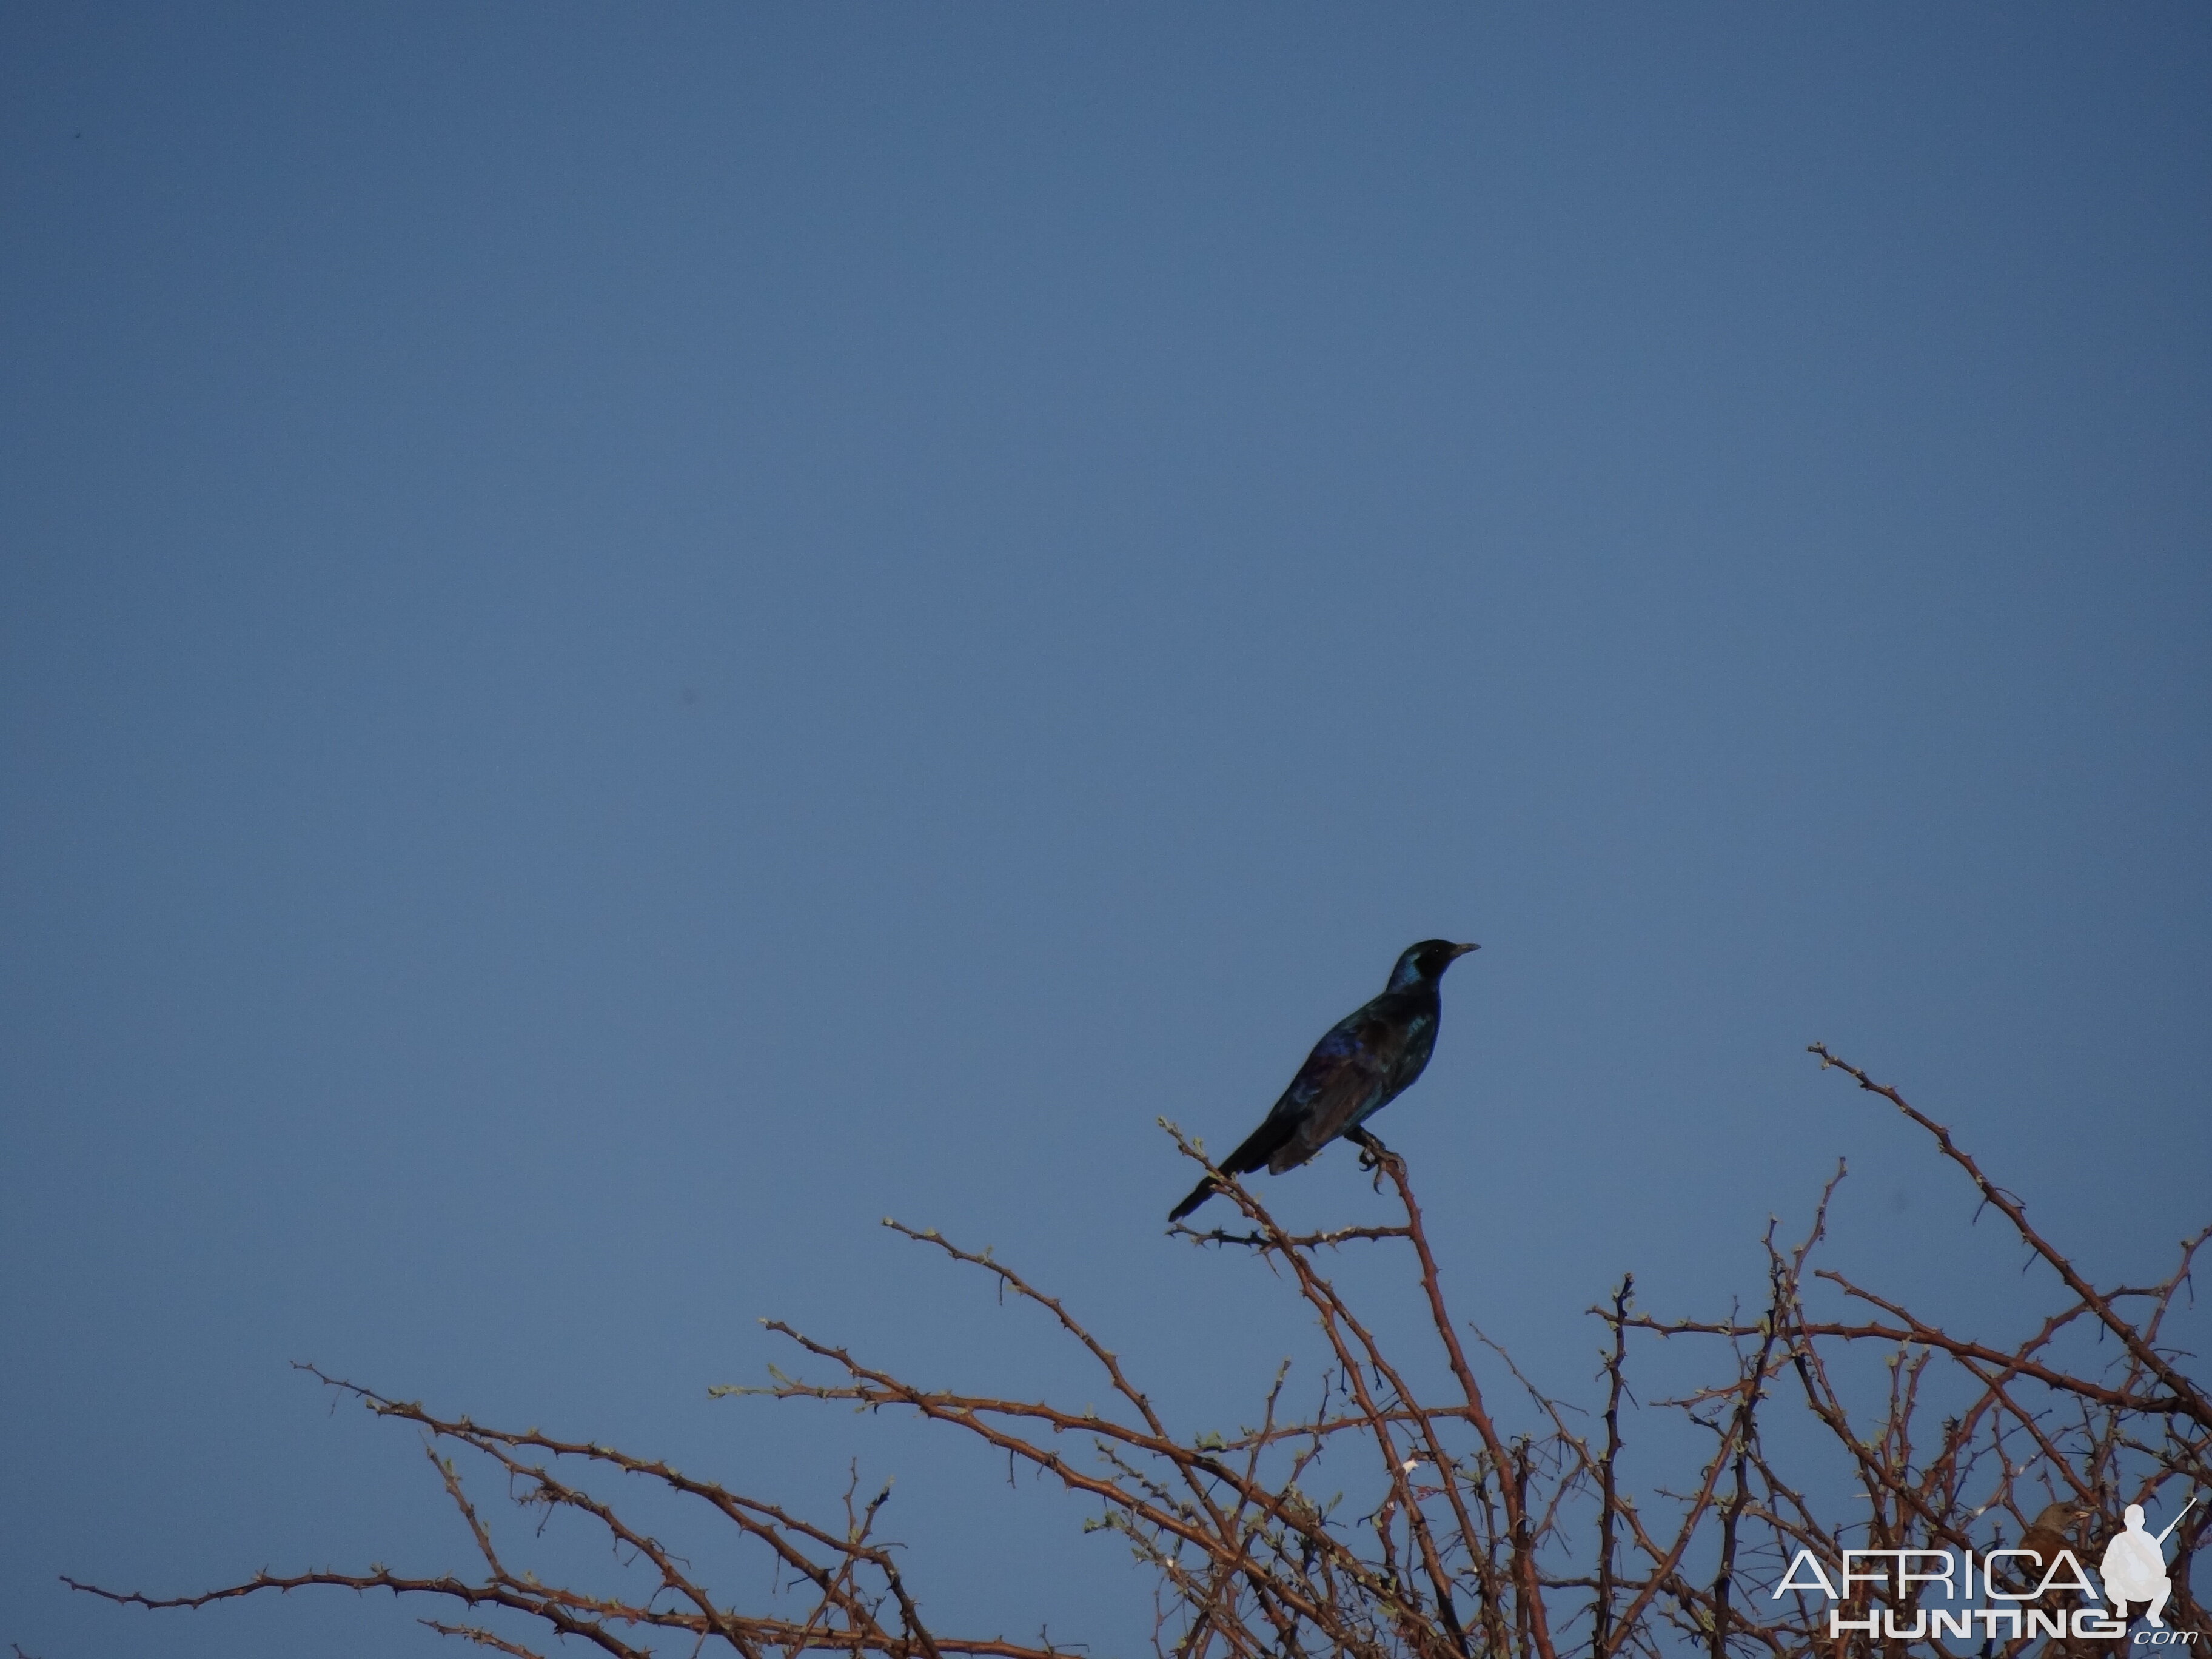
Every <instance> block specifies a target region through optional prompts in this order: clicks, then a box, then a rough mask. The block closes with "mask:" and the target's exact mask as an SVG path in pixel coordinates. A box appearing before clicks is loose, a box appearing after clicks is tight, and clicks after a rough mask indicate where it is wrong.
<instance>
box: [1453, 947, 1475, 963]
mask: <svg viewBox="0 0 2212 1659" xmlns="http://www.w3.org/2000/svg"><path fill="white" fill-rule="evenodd" d="M1480 949H1482V947H1481V946H1480V945H1453V946H1452V960H1453V961H1454V962H1457V961H1458V960H1459V959H1460V958H1461V957H1463V956H1465V955H1466V954H1467V953H1468V951H1480Z"/></svg>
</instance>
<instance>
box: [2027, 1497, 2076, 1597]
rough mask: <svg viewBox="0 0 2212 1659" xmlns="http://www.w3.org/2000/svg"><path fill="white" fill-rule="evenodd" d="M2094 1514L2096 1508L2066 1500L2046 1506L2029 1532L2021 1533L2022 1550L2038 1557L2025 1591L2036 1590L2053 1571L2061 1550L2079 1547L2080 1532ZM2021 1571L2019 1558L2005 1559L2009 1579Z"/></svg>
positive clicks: (2030, 1526)
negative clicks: (2082, 1523)
mask: <svg viewBox="0 0 2212 1659" xmlns="http://www.w3.org/2000/svg"><path fill="white" fill-rule="evenodd" d="M2094 1514H2096V1510H2093V1509H2089V1508H2087V1507H2086V1506H2084V1505H2082V1504H2078V1503H2069V1502H2065V1501H2063V1500H2062V1501H2061V1502H2059V1503H2056V1504H2045V1505H2044V1506H2043V1509H2042V1510H2041V1511H2040V1512H2039V1514H2038V1515H2037V1516H2036V1517H2035V1519H2034V1520H2033V1521H2031V1522H2028V1525H2027V1531H2026V1532H2025V1533H2023V1534H2021V1540H2020V1547H2021V1548H2022V1549H2024V1550H2033V1551H2034V1552H2035V1554H2036V1565H2035V1567H2034V1569H2033V1571H2032V1572H2031V1573H2030V1575H2029V1577H2027V1579H2026V1580H2025V1581H2024V1583H2023V1584H2022V1586H2021V1587H2022V1588H2023V1589H2033V1587H2034V1586H2035V1585H2037V1584H2039V1583H2042V1582H2043V1580H2044V1578H2045V1577H2046V1576H2048V1574H2049V1572H2050V1571H2051V1568H2052V1567H2053V1566H2054V1565H2057V1560H2058V1552H2059V1551H2061V1550H2070V1549H2074V1548H2075V1547H2078V1546H2079V1544H2080V1542H2081V1540H2080V1538H2079V1536H2078V1532H2077V1529H2078V1528H2079V1527H2080V1526H2081V1522H2084V1521H2087V1520H2088V1519H2089V1518H2090V1516H2093V1515H2094ZM2020 1569H2021V1560H2020V1558H2019V1557H2018V1556H2008V1557H2007V1558H2006V1562H2005V1571H2006V1573H2007V1575H2008V1577H2009V1576H2010V1575H2011V1574H2012V1573H2014V1572H2015V1571H2019V1570H2020Z"/></svg>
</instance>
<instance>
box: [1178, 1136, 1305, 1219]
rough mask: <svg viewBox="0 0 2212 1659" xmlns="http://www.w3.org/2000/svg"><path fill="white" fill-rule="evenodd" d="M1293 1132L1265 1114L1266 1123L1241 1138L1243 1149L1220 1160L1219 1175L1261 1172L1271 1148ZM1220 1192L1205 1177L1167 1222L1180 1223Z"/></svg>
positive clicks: (1218, 1183)
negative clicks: (1220, 1173)
mask: <svg viewBox="0 0 2212 1659" xmlns="http://www.w3.org/2000/svg"><path fill="white" fill-rule="evenodd" d="M1295 1130H1296V1125H1294V1124H1292V1123H1291V1122H1289V1121H1281V1120H1278V1119H1277V1118H1276V1116H1275V1115H1274V1114H1273V1113H1272V1112H1271V1113H1269V1114H1268V1115H1267V1121H1265V1122H1264V1123H1262V1124H1261V1126H1260V1127H1258V1128H1256V1129H1255V1130H1253V1131H1252V1133H1250V1134H1249V1135H1247V1136H1245V1138H1244V1144H1243V1146H1239V1147H1238V1148H1237V1150H1236V1151H1235V1152H1231V1153H1230V1154H1229V1156H1228V1157H1226V1158H1223V1159H1222V1160H1221V1172H1222V1173H1223V1174H1224V1175H1250V1174H1251V1173H1252V1171H1253V1170H1262V1169H1265V1168H1266V1167H1267V1160H1268V1159H1269V1158H1273V1156H1274V1155H1275V1149H1276V1148H1277V1147H1279V1146H1282V1145H1283V1143H1284V1142H1285V1141H1287V1140H1288V1139H1290V1138H1291V1134H1292V1133H1294V1132H1295ZM1220 1190H1221V1183H1220V1182H1218V1181H1216V1180H1215V1179H1214V1178H1213V1177H1212V1176H1206V1179H1205V1180H1203V1181H1201V1182H1199V1183H1198V1185H1197V1186H1195V1187H1194V1188H1191V1189H1190V1196H1189V1197H1188V1198H1186V1199H1185V1200H1183V1201H1182V1203H1180V1204H1178V1205H1176V1206H1175V1208H1173V1209H1172V1210H1170V1211H1169V1212H1168V1220H1169V1221H1170V1223H1173V1222H1177V1221H1180V1220H1182V1218H1184V1217H1185V1216H1187V1215H1188V1214H1189V1213H1190V1212H1192V1211H1193V1210H1194V1209H1196V1208H1197V1207H1198V1206H1200V1205H1201V1204H1203V1203H1205V1202H1206V1200H1207V1199H1209V1198H1212V1196H1213V1195H1214V1194H1216V1193H1218V1192H1219V1191H1220Z"/></svg>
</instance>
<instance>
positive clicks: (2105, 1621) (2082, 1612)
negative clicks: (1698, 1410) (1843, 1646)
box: [1774, 1498, 2197, 1646]
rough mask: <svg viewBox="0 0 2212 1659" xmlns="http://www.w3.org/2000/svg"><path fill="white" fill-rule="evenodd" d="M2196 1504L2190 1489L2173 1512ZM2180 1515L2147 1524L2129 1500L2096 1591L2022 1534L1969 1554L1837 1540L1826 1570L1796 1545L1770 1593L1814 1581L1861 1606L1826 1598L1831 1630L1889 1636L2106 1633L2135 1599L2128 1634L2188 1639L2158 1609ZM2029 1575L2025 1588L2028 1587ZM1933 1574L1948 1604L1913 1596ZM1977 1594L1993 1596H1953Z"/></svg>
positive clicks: (2069, 1557) (2124, 1626)
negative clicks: (1839, 1544)
mask: <svg viewBox="0 0 2212 1659" xmlns="http://www.w3.org/2000/svg"><path fill="white" fill-rule="evenodd" d="M2196 1506H2197V1500H2196V1499H2195V1498H2191V1499H2190V1500H2189V1502H2188V1503H2187V1504H2184V1505H2183V1506H2182V1510H2181V1515H2186V1514H2188V1513H2189V1511H2190V1510H2192V1509H2194V1508H2195V1507H2196ZM2181 1515H2177V1516H2174V1517H2173V1519H2172V1521H2169V1522H2166V1528H2165V1529H2164V1530H2163V1531H2160V1532H2157V1533H2153V1532H2151V1531H2149V1530H2148V1529H2147V1528H2146V1527H2145V1525H2144V1522H2143V1509H2142V1504H2129V1505H2128V1507H2127V1512H2126V1515H2125V1516H2124V1520H2125V1522H2126V1523H2127V1524H2126V1528H2125V1530H2124V1531H2121V1532H2118V1533H2115V1534H2113V1535H2112V1539H2111V1540H2110V1541H2108V1542H2107V1543H2106V1546H2105V1552H2104V1554H2103V1556H2102V1557H2101V1558H2100V1560H2099V1562H2098V1564H2097V1576H2098V1577H2099V1578H2100V1579H2102V1580H2103V1581H2104V1593H2103V1595H2102V1596H2101V1597H2100V1595H2099V1594H2098V1591H2097V1587H2096V1586H2095V1585H2094V1584H2093V1583H2090V1581H2089V1575H2088V1573H2087V1571H2084V1570H2083V1568H2082V1565H2081V1561H2080V1560H2079V1559H2077V1558H2076V1557H2075V1553H2074V1552H2073V1551H2072V1550H2071V1549H2068V1548H2065V1547H2057V1548H2055V1549H2042V1550H2039V1549H2033V1548H2029V1547H2027V1544H2026V1542H2025V1541H2023V1543H2022V1545H2021V1547H2019V1548H2015V1549H1995V1550H1990V1551H1987V1552H1985V1553H1984V1554H1983V1555H1982V1556H1981V1557H1980V1559H1979V1560H1977V1559H1976V1558H1975V1554H1974V1552H1973V1551H1972V1550H1961V1551H1953V1550H1845V1551H1844V1553H1843V1559H1841V1560H1840V1561H1838V1563H1837V1564H1836V1575H1835V1577H1833V1578H1831V1577H1829V1576H1828V1573H1827V1571H1826V1569H1825V1568H1824V1567H1822V1566H1821V1565H1820V1562H1819V1561H1817V1560H1815V1559H1814V1556H1813V1552H1812V1551H1810V1550H1800V1551H1798V1552H1797V1553H1796V1556H1795V1557H1794V1558H1792V1559H1791V1560H1790V1571H1787V1572H1785V1573H1784V1574H1783V1575H1782V1582H1781V1583H1779V1584H1778V1585H1777V1586H1776V1587H1775V1589H1774V1594H1775V1595H1776V1596H1777V1597H1779V1596H1781V1595H1785V1594H1787V1593H1788V1592H1790V1591H1792V1590H1796V1591H1799V1592H1804V1591H1808V1590H1817V1591H1819V1592H1820V1594H1821V1595H1826V1597H1827V1598H1828V1600H1829V1601H1832V1602H1839V1603H1850V1604H1855V1605H1856V1607H1857V1610H1858V1611H1862V1612H1863V1613H1865V1614H1866V1616H1865V1617H1864V1618H1858V1619H1847V1618H1845V1617H1844V1613H1845V1611H1846V1608H1845V1607H1842V1606H1836V1607H1830V1608H1829V1609H1828V1634H1829V1635H1831V1636H1843V1635H1845V1634H1847V1633H1850V1632H1863V1633H1864V1634H1865V1635H1867V1636H1869V1637H1870V1638H1876V1639H1880V1640H1885V1641H1897V1642H1911V1641H1921V1640H1925V1639H1928V1638H1936V1639H1938V1640H1941V1639H1942V1638H1945V1637H1956V1638H1961V1639H1972V1638H1976V1637H1978V1638H1981V1639H1982V1640H1983V1641H1984V1642H1985V1643H1988V1642H1995V1641H1996V1639H1997V1638H1999V1637H2000V1636H2002V1638H2003V1639H2005V1640H2006V1641H2008V1642H2012V1641H2019V1640H2021V1639H2022V1638H2030V1639H2032V1638H2035V1637H2038V1636H2048V1637H2057V1638H2066V1637H2069V1636H2070V1637H2075V1638H2118V1637H2124V1636H2125V1635H2126V1634H2127V1633H2128V1609H2129V1608H2130V1607H2134V1606H2137V1605H2140V1606H2141V1607H2142V1610H2143V1612H2142V1616H2143V1620H2144V1621H2145V1623H2146V1625H2147V1626H2148V1628H2147V1629H2144V1630H2139V1631H2137V1632H2136V1636H2135V1640H2136V1644H2148V1645H2153V1646H2163V1645H2165V1644H2169V1643H2172V1644H2195V1643H2196V1641H2197V1632H2195V1631H2173V1630H2168V1629H2166V1620H2164V1618H2162V1617H2161V1616H2160V1615H2161V1614H2163V1613H2165V1611H2166V1598H2167V1597H2168V1596H2169V1595H2172V1593H2173V1583H2172V1580H2171V1579H2169V1578H2168V1577H2166V1551H2165V1544H2166V1536H2167V1534H2170V1533H2171V1532H2172V1530H2173V1529H2174V1528H2175V1527H2177V1526H2179V1524H2180V1522H2181ZM2046 1557H2047V1559H2046ZM1938 1563H1940V1564H1941V1565H1940V1566H1939V1565H1936V1564H1938ZM2038 1575H2040V1576H2038ZM1977 1580H1978V1583H1979V1590H1978V1592H1977V1589H1976V1585H1977ZM2031 1580H2033V1581H2034V1583H2035V1588H2034V1589H2028V1588H2027V1584H2028V1583H2029V1582H2030V1581H2031ZM1938 1584H1941V1585H1942V1587H1943V1599H1944V1600H1945V1601H1948V1602H1950V1603H1952V1606H1950V1607H1928V1606H1925V1605H1923V1604H1921V1603H1920V1601H1919V1598H1920V1597H1922V1596H1923V1595H1929V1594H1932V1593H1933V1590H1934V1588H1935V1586H1936V1585H1938ZM1869 1594H1880V1595H1882V1596H1884V1597H1885V1598H1886V1599H1890V1600H1893V1601H1897V1602H1899V1603H1901V1604H1904V1605H1906V1606H1910V1607H1912V1622H1911V1625H1910V1626H1900V1625H1899V1622H1898V1616H1897V1608H1896V1607H1882V1608H1881V1609H1880V1610H1879V1613H1877V1612H1876V1610H1875V1609H1874V1608H1873V1607H1869V1606H1867V1605H1866V1601H1867V1597H1868V1596H1869ZM2045 1597H2049V1598H2050V1599H2049V1600H2048V1601H2046V1600H2045ZM1977 1599H1978V1600H1980V1601H1985V1602H1996V1603H1999V1604H2000V1605H1998V1606H1994V1607H1986V1606H1985V1607H1961V1606H1960V1605H1958V1604H1959V1603H1960V1602H1972V1601H1976V1600H1977ZM2097 1601H2105V1602H2108V1603H2110V1604H2111V1605H2110V1608H2109V1610H2107V1609H2106V1607H2097V1606H2088V1605H2084V1604H2085V1603H2093V1602H2097Z"/></svg>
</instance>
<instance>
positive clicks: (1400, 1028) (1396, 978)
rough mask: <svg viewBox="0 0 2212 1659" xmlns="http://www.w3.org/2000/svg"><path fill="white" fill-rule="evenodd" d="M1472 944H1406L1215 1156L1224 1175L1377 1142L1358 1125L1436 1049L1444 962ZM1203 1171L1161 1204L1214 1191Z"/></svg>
mask: <svg viewBox="0 0 2212 1659" xmlns="http://www.w3.org/2000/svg"><path fill="white" fill-rule="evenodd" d="M1476 948H1477V947H1476V946H1474V945H1454V944H1453V943H1452V942H1451V941H1450V940H1449V939H1423V940H1422V941H1421V942H1420V943H1419V945H1408V946H1407V948H1406V950H1405V951H1404V953H1403V954H1402V955H1401V956H1400V957H1399V958H1398V965H1397V966H1396V967H1395V968H1394V969H1391V970H1390V982H1389V985H1387V986H1386V987H1383V994H1382V995H1381V996H1379V997H1376V999H1375V1000H1373V1001H1372V1002H1370V1003H1367V1004H1366V1005H1364V1006H1362V1007H1360V1008H1358V1009H1357V1010H1356V1011H1354V1012H1352V1013H1349V1014H1346V1016H1345V1017H1344V1018H1342V1019H1340V1020H1339V1021H1337V1023H1336V1024H1334V1025H1332V1026H1331V1027H1329V1030H1328V1036H1324V1037H1323V1038H1322V1040H1321V1041H1320V1042H1317V1043H1316V1044H1315V1045H1314V1050H1313V1052H1312V1053H1311V1054H1308V1055H1307V1056H1306V1063H1305V1064H1304V1065H1303V1066H1299V1067H1298V1074H1297V1076H1296V1077H1294V1078H1292V1079H1291V1086H1290V1087H1289V1088H1287V1089H1285V1090H1284V1091H1283V1097H1282V1098H1281V1099H1280V1100H1278V1101H1277V1102H1276V1103H1275V1104H1274V1107H1273V1109H1272V1110H1270V1111H1269V1112H1268V1114H1267V1119H1266V1121H1264V1122H1262V1123H1261V1125H1260V1127H1258V1128H1256V1129H1255V1130H1254V1131H1253V1132H1252V1133H1250V1134H1249V1135H1248V1136H1247V1137H1246V1138H1245V1140H1244V1144H1243V1146H1239V1147H1238V1148H1237V1150H1236V1151H1235V1152H1231V1153H1230V1154H1229V1156H1228V1157H1227V1158H1224V1159H1222V1160H1221V1165H1220V1167H1221V1170H1222V1172H1223V1173H1224V1174H1226V1175H1249V1174H1250V1173H1251V1172H1252V1171H1253V1170H1259V1169H1263V1168H1264V1169H1265V1170H1267V1173H1268V1174H1270V1175H1280V1174H1281V1173H1282V1172H1283V1171H1284V1170H1292V1169H1296V1168H1297V1166H1298V1165H1299V1164H1303V1163H1304V1162H1305V1161H1306V1160H1307V1159H1308V1158H1311V1157H1312V1156H1313V1155H1314V1154H1315V1153H1316V1152H1319V1151H1320V1150H1321V1149H1322V1147H1324V1146H1328V1143H1329V1142H1330V1141H1332V1140H1334V1139H1336V1138H1337V1137H1338V1136H1339V1135H1341V1136H1343V1137H1344V1138H1345V1139H1346V1140H1349V1141H1351V1142H1352V1143H1353V1144H1354V1145H1355V1146H1360V1147H1362V1148H1364V1150H1366V1151H1367V1152H1370V1154H1372V1153H1379V1152H1382V1151H1383V1143H1382V1142H1381V1141H1379V1140H1377V1139H1375V1137H1374V1136H1373V1135H1371V1134H1370V1133H1368V1132H1367V1131H1366V1130H1365V1129H1364V1128H1363V1127H1361V1126H1362V1125H1363V1124H1364V1123H1365V1122H1366V1121H1367V1120H1368V1119H1369V1118H1370V1117H1372V1116H1374V1115H1375V1114H1376V1113H1377V1112H1379V1111H1381V1110H1382V1109H1383V1108H1384V1107H1385V1106H1388V1105H1389V1103H1391V1102H1392V1101H1394V1100H1395V1099H1396V1098H1397V1097H1399V1096H1400V1095H1401V1094H1402V1093H1404V1092H1405V1091H1406V1090H1407V1087H1409V1086H1410V1085H1412V1083H1413V1079H1415V1078H1418V1077H1419V1076H1420V1074H1421V1070H1422V1068H1423V1067H1424V1066H1426V1065H1427V1064H1428V1063H1429V1056H1430V1055H1431V1054H1433V1053H1435V1052H1436V1047H1437V1020H1438V1019H1439V1018H1440V1017H1441V1016H1442V1014H1443V1001H1442V999H1441V998H1440V997H1439V996H1438V995H1437V986H1438V983H1439V982H1440V981H1442V980H1443V976H1444V970H1445V969H1447V968H1449V967H1450V966H1451V965H1452V963H1455V962H1456V961H1458V960H1459V958H1460V957H1463V956H1465V955H1466V954H1467V953H1468V951H1472V950H1474V949H1476ZM1214 1191H1215V1188H1214V1184H1213V1178H1212V1176H1207V1177H1206V1179H1205V1180H1203V1181H1201V1182H1199V1183H1198V1185H1197V1186H1196V1187H1195V1188H1193V1189H1192V1192H1191V1194H1190V1196H1189V1197H1188V1198H1186V1199H1184V1200H1183V1201H1182V1203H1180V1204H1178V1205H1176V1206H1175V1208H1174V1209H1173V1210H1172V1211H1171V1212H1169V1215H1168V1219H1169V1220H1170V1221H1180V1220H1182V1218H1184V1217H1185V1216H1187V1215H1188V1214H1189V1213H1190V1212H1192V1211H1193V1210H1195V1209H1196V1208H1197V1207H1198V1206H1200V1205H1201V1204H1203V1203H1205V1202H1206V1200H1207V1199H1209V1198H1211V1197H1212V1195H1213V1193H1214Z"/></svg>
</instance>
